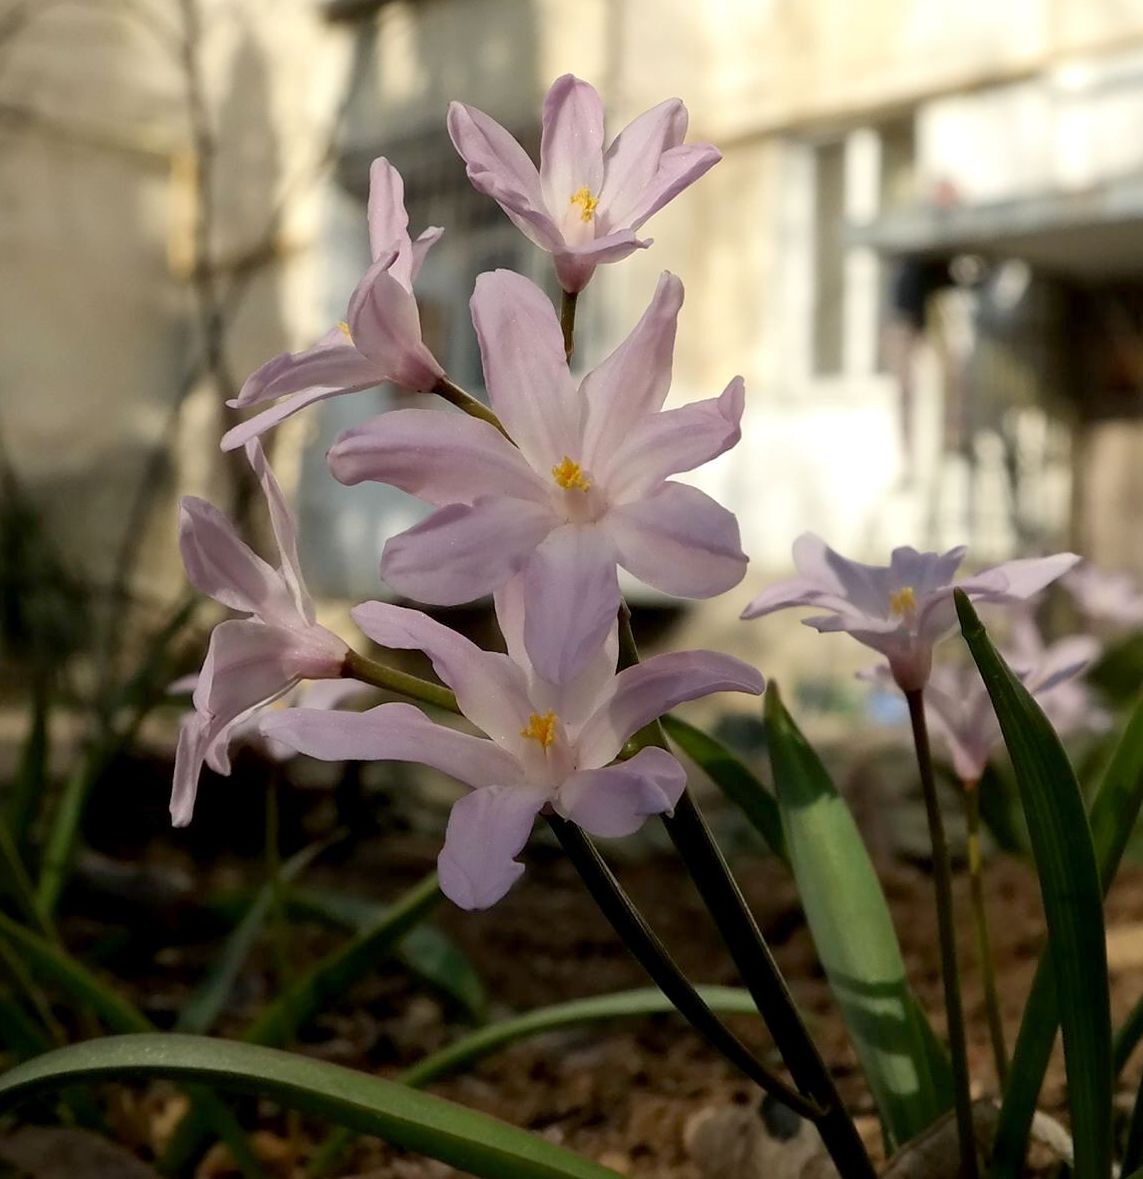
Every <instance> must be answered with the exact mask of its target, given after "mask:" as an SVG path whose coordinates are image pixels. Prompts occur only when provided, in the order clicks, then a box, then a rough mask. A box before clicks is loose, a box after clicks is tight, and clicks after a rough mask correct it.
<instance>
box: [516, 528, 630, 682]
mask: <svg viewBox="0 0 1143 1179" xmlns="http://www.w3.org/2000/svg"><path fill="white" fill-rule="evenodd" d="M619 600H620V599H619V580H618V577H617V576H616V572H615V556H614V553H613V551H612V549H611V545H610V543H609V541H608V538H607V536H606V535H605V534H604V533H603V532H602V531H601V530H600V529H597V528H592V527H580V526H576V525H572V524H566V525H564V526H563V527H562V528H557V529H556V530H555V531H554V532H552V533H551V535H549V536H548V538H547V539H546V540H545V541H544V542H543V544H541V545H540V546H539V547H538V548H537V549H536V551H535V553H534V554H533V555H532V557H531V559H530V560H529V561H528V564H527V566H526V567H525V569H524V601H525V604H526V609H525V612H524V645H525V646H526V647H527V649H528V655H529V657H530V659H531V661H532V666H533V667H534V668H535V669H536V673H537V674H538V675H540V676H542V677H543V678H544V679H545V680H548V681H549V682H550V683H553V684H566V683H567V682H568V681H569V680H571V679H573V678H574V677H575V676H577V675H579V673H580V672H582V671H583V670H584V668H586V667H587V665H588V664H589V663H590V662H591V661H592V660H594V659H595V657H596V656H597V654H598V653H599V650H600V648H601V647H602V646H603V644H604V643H605V642H606V641H607V638H608V636H609V634H610V633H611V628H612V627H613V626H614V624H615V618H616V612H617V611H618V609H619Z"/></svg>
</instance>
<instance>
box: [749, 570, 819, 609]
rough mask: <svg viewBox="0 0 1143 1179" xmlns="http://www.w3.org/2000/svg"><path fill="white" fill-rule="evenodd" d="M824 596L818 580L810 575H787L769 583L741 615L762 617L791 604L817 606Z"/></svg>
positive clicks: (786, 607)
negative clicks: (813, 579)
mask: <svg viewBox="0 0 1143 1179" xmlns="http://www.w3.org/2000/svg"><path fill="white" fill-rule="evenodd" d="M822 596H823V594H822V590H821V589H820V587H819V586H818V583H817V582H816V581H812V580H810V578H808V577H787V578H784V579H783V580H781V581H776V582H774V584H773V585H768V586H767V587H766V588H765V589H764V590H763V591H762V592H761V593H760V594H758V595H757V596H756V597H754V598H752V599H751V600H750V604H749V605H748V606H747V607H746V609H745V610H743V611H742V613H741V614H740V615H739V617H740V618H761V617H762V616H763V615H764V614H773V613H774V612H775V611H776V610H785V609H788V608H789V607H791V606H817V605H819V604H820V599H821V597H822Z"/></svg>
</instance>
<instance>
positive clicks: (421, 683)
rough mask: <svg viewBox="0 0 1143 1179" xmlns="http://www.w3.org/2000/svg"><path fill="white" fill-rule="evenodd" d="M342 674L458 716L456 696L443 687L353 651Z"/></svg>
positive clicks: (348, 656)
mask: <svg viewBox="0 0 1143 1179" xmlns="http://www.w3.org/2000/svg"><path fill="white" fill-rule="evenodd" d="M342 674H343V675H345V676H346V677H348V678H349V679H353V680H361V681H362V683H366V684H372V685H373V686H374V687H375V688H384V689H385V691H387V692H397V693H399V694H400V695H402V696H408V697H410V698H411V699H413V700H419V701H420V702H421V703H422V704H431V705H432V706H433V707H434V708H443V709H444V710H445V711H446V712H456V713H459V712H460V709H459V707H458V706H457V703H456V696H455V695H454V694H453V693H452V692H450V691H449V690H448V688H443V687H441V685H440V684H434V683H431V682H430V681H429V680H423V679H421V678H420V677H419V676H415V675H409V674H408V672H404V671H398V670H397V669H396V668H395V667H386V666H385V664H383V663H378V662H377V661H376V660H374V659H370V658H368V656H366V655H359V654H358V653H357V652H356V651H350V652H349V653H348V654H347V655H346V656H345V662H344V663H343V664H342Z"/></svg>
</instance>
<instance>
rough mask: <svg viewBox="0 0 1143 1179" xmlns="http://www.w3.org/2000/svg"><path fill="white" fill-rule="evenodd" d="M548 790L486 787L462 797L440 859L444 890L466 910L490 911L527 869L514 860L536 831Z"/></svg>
mask: <svg viewBox="0 0 1143 1179" xmlns="http://www.w3.org/2000/svg"><path fill="white" fill-rule="evenodd" d="M547 800H548V796H547V792H546V791H541V790H535V789H531V788H528V787H526V786H504V785H496V786H485V787H484V788H482V789H480V790H474V791H473V792H472V793H471V794H467V795H465V796H464V798H461V799H458V800H457V801H456V802H455V803H454V804H453V808H452V813H451V814H450V815H449V818H448V829H447V830H446V832H445V842H444V847H443V848H442V849H441V853H440V856H439V857H438V858H437V871H438V872H439V873H440V882H441V892H443V893H444V894H445V896H446V897H448V898H449V900H450V901H452V902H453V903H454V904H456V905H459V906H460V907H461V908H462V909H487V908H488V906H489V905H494V904H495V903H496V902H497V901H498V900H500V898H501V897H502V896H503V895H504V894H505V893H506V892H507V891H508V890H509V889H510V888H511V887H512V885H513V884H515V883H516V881H517V880H518V879H519V877H520V874H521V873H522V872H523V871H524V865H523V864H521V863H519V862H517V860H516V858H515V857H516V856H517V855H519V853H520V850H521V849H522V848H523V846H524V844H525V843H527V842H528V836H529V834H530V833H531V830H532V824H533V822H534V821H535V818H536V815H537V814H538V813H539V811H540V808H541V807H542V806H543V805H544V803H545V802H547Z"/></svg>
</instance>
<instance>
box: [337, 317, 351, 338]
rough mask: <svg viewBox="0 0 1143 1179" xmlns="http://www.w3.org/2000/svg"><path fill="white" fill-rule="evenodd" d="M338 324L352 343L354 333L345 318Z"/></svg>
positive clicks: (342, 332)
mask: <svg viewBox="0 0 1143 1179" xmlns="http://www.w3.org/2000/svg"><path fill="white" fill-rule="evenodd" d="M337 326H338V329H339V330H340V331H341V334H342V335H343V336H344V337H345V338H346V339H347V340H348V341H349V342H350V343H351V344H352V343H353V335H352V334H351V333H350V330H349V324H347V323H346V322H345V320H344V319H343V320H342V321H341V323H339V324H338V325H337Z"/></svg>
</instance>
